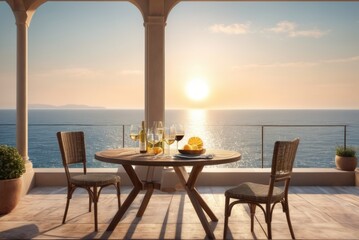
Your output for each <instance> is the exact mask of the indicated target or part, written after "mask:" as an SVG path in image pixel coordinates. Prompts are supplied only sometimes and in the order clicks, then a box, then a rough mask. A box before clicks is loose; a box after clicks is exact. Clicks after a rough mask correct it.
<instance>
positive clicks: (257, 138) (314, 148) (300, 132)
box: [0, 110, 359, 168]
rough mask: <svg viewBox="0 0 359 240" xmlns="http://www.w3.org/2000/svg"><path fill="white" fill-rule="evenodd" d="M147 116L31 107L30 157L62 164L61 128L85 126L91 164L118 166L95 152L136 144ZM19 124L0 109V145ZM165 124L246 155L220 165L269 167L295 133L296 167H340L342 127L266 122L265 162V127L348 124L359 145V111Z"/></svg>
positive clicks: (189, 117)
mask: <svg viewBox="0 0 359 240" xmlns="http://www.w3.org/2000/svg"><path fill="white" fill-rule="evenodd" d="M143 118H144V112H143V111H142V110H30V111H29V157H30V159H31V161H32V162H33V165H34V167H36V168H42V167H56V168H57V167H62V163H61V156H60V153H59V148H58V144H57V139H56V132H57V131H75V130H81V131H84V132H85V138H86V139H85V140H86V151H87V160H88V162H89V167H117V166H116V165H111V164H105V163H102V162H99V161H97V160H95V159H93V155H94V153H95V152H97V151H100V150H103V149H106V148H117V147H122V146H123V145H124V146H125V147H129V146H135V145H134V142H132V141H131V139H130V138H129V125H130V124H132V123H140V121H141V120H142V119H143ZM15 122H16V112H15V110H0V144H7V145H12V146H15V145H16V139H15V136H16V134H15V132H16V125H15ZM166 122H167V123H175V122H176V123H182V124H183V125H185V129H186V133H185V138H184V139H183V140H182V141H180V143H179V146H181V145H183V144H184V143H186V142H187V139H188V138H189V137H190V136H194V135H196V136H200V137H201V138H202V139H203V140H204V143H205V147H206V148H223V149H229V150H236V151H239V152H241V153H242V155H243V158H242V160H241V161H239V162H237V163H233V164H227V165H220V166H217V167H262V166H263V167H269V166H270V161H271V157H272V150H273V144H274V141H276V140H291V139H293V138H295V137H299V138H300V139H301V143H300V145H299V149H298V153H297V158H296V162H295V167H306V168H308V167H327V168H332V167H335V164H334V160H333V159H334V155H335V147H336V146H338V145H343V143H344V131H343V130H344V128H343V127H342V126H265V127H264V129H263V143H264V144H263V146H264V151H263V156H264V158H263V162H262V127H261V125H347V135H346V138H347V140H346V141H347V145H352V146H355V147H359V110H169V111H167V112H166ZM123 126H124V127H123ZM123 132H124V133H123ZM123 140H124V141H123ZM174 147H175V144H174V145H172V148H174Z"/></svg>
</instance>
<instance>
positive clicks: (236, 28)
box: [209, 23, 250, 35]
mask: <svg viewBox="0 0 359 240" xmlns="http://www.w3.org/2000/svg"><path fill="white" fill-rule="evenodd" d="M249 26H250V23H234V24H230V25H225V24H214V25H212V26H210V27H209V29H210V31H211V32H212V33H224V34H229V35H239V34H246V33H248V30H249Z"/></svg>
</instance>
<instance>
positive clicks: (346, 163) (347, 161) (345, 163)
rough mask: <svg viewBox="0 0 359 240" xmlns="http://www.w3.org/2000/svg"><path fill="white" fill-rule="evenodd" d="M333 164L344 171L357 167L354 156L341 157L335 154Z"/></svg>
mask: <svg viewBox="0 0 359 240" xmlns="http://www.w3.org/2000/svg"><path fill="white" fill-rule="evenodd" d="M335 165H336V166H337V168H338V169H340V170H344V171H354V170H355V168H356V167H357V158H356V157H341V156H338V155H336V156H335Z"/></svg>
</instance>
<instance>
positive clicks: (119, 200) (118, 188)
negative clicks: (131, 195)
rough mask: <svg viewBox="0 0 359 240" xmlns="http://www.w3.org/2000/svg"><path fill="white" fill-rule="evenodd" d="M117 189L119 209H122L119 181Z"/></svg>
mask: <svg viewBox="0 0 359 240" xmlns="http://www.w3.org/2000/svg"><path fill="white" fill-rule="evenodd" d="M116 190H117V201H118V209H120V207H121V190H120V183H119V182H118V183H117V184H116Z"/></svg>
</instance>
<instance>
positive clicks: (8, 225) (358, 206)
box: [0, 187, 359, 239]
mask: <svg viewBox="0 0 359 240" xmlns="http://www.w3.org/2000/svg"><path fill="white" fill-rule="evenodd" d="M225 189H226V187H200V188H199V192H200V193H201V195H202V197H203V198H204V199H205V201H206V202H207V203H208V205H209V206H210V207H211V209H212V210H213V212H214V213H215V214H216V215H217V217H218V218H219V221H218V222H211V227H212V229H213V230H214V234H215V236H216V237H217V238H218V239H221V238H222V231H223V210H224V195H223V193H224V191H225ZM114 192H115V190H114V189H110V188H108V189H105V190H104V191H103V193H102V195H101V197H100V202H99V232H97V233H96V232H94V225H93V214H92V213H89V212H88V198H87V194H86V193H85V192H84V191H81V190H77V191H76V192H75V195H74V197H73V199H72V201H71V204H70V209H69V213H68V217H67V223H66V224H61V221H62V216H63V211H64V207H65V202H66V188H63V187H57V188H56V187H51V188H50V187H46V188H44V187H42V188H34V189H33V190H32V191H31V192H30V194H28V195H26V196H25V197H24V198H23V199H22V200H21V202H20V203H19V205H18V206H17V207H16V209H15V210H13V212H11V213H10V214H8V215H5V216H1V217H0V239H7V238H8V239H25V238H26V239H28V238H39V239H66V238H75V239H80V238H81V239H94V238H102V239H205V238H206V236H205V233H204V230H203V228H202V226H201V224H200V222H199V220H198V218H197V216H196V214H195V212H194V210H193V207H192V205H191V203H190V200H189V199H188V197H187V195H186V194H185V193H184V192H176V193H174V194H172V193H163V192H160V191H155V194H154V195H153V197H152V199H151V201H150V203H149V205H148V207H147V209H146V212H145V214H144V215H143V217H142V218H136V210H137V209H138V206H139V204H140V202H141V200H142V197H143V193H142V194H140V195H139V196H138V197H137V198H136V200H135V202H134V203H133V205H132V206H131V207H130V209H129V211H128V212H127V214H126V215H125V216H124V218H123V219H122V221H121V222H120V223H119V225H118V226H117V227H116V229H115V230H114V231H113V232H106V231H105V230H106V228H107V226H108V224H109V222H110V221H111V219H112V217H113V215H114V214H115V212H116V208H117V206H116V196H115V194H114ZM129 192H130V188H129V187H122V193H123V194H122V200H124V199H125V198H126V197H127V195H128V193H129ZM289 201H290V210H291V219H292V224H293V228H294V232H295V234H296V238H297V239H359V220H358V219H359V188H358V187H291V190H290V196H289ZM256 218H257V219H256V222H255V226H254V233H251V231H250V225H249V222H250V220H249V216H248V208H247V206H245V205H237V206H236V207H234V209H233V212H232V216H231V217H230V219H229V232H228V237H229V238H230V239H263V238H266V234H265V231H263V229H266V227H265V224H264V218H263V214H262V212H261V211H260V210H259V209H258V210H257V213H256ZM272 228H273V230H272V231H273V239H288V238H290V234H289V230H288V226H287V223H286V219H285V215H284V213H283V212H282V211H281V206H280V205H277V206H276V208H275V212H274V215H273V224H272Z"/></svg>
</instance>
